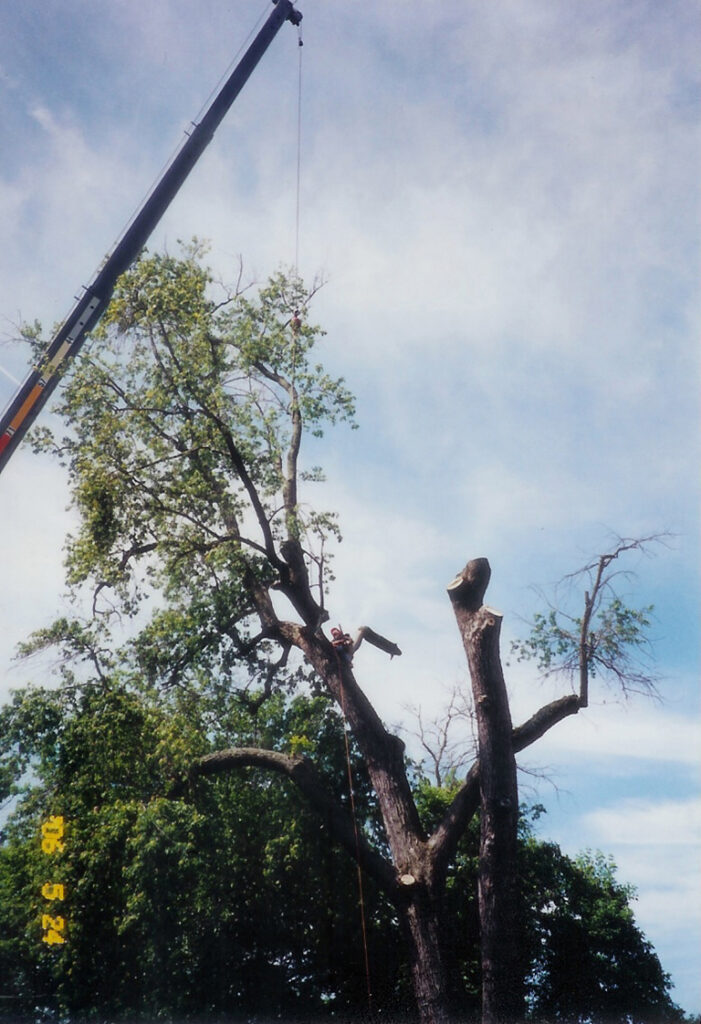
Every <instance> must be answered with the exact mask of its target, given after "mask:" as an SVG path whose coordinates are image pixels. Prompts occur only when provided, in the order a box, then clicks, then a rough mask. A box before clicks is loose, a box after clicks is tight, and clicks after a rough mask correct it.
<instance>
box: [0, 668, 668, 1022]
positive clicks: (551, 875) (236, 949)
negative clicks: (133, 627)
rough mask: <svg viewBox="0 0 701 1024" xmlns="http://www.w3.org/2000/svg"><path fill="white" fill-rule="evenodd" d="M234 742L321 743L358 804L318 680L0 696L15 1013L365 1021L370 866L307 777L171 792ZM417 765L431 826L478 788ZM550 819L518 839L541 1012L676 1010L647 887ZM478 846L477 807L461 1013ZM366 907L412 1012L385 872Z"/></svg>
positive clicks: (72, 687)
mask: <svg viewBox="0 0 701 1024" xmlns="http://www.w3.org/2000/svg"><path fill="white" fill-rule="evenodd" d="M101 668H102V666H101ZM208 720H210V722H209V725H207V724H206V723H207V721H208ZM227 742H228V743H232V742H235V743H237V744H241V745H244V746H247V745H251V744H252V743H253V742H265V744H266V746H267V747H269V748H270V749H276V750H280V751H294V750H298V749H304V750H305V751H306V752H307V754H308V755H310V756H313V757H314V760H315V763H316V764H317V766H318V768H319V771H320V773H321V774H322V775H323V778H324V780H325V782H326V784H327V785H328V786H329V789H330V790H331V792H333V794H334V796H335V798H336V799H338V800H339V801H341V800H343V799H344V798H345V799H346V800H347V793H346V792H345V786H344V781H343V775H344V772H343V768H344V760H345V740H344V730H343V721H342V718H341V716H340V715H339V714H338V712H337V711H336V710H335V709H334V708H333V705H332V703H331V701H330V700H329V699H328V698H325V697H322V696H317V697H302V696H299V695H296V696H292V695H286V694H281V693H277V694H275V695H274V696H271V697H270V698H269V699H268V700H265V701H263V702H262V703H261V704H260V706H259V707H255V706H254V707H251V706H248V707H247V706H246V705H245V703H242V702H241V701H240V700H238V699H237V698H236V697H235V696H233V697H232V696H231V695H227V694H221V693H220V694H219V695H216V696H215V695H214V694H212V693H211V691H210V690H209V689H208V688H207V687H206V686H205V685H204V684H203V685H202V686H201V688H200V689H199V690H198V691H197V692H196V693H193V691H192V689H187V690H184V689H181V688H179V687H174V688H172V689H171V690H170V691H168V692H167V693H165V694H164V693H162V692H156V691H154V690H152V689H150V688H148V687H144V686H143V684H142V683H140V681H139V680H138V678H135V677H132V678H128V677H125V676H124V675H123V674H120V673H119V672H113V673H111V674H109V675H107V674H106V673H105V672H104V668H103V675H102V678H101V679H100V678H99V677H96V676H95V675H94V673H92V678H88V679H87V680H85V681H83V682H81V683H80V684H78V683H77V682H76V680H75V678H73V679H71V678H65V679H64V680H63V684H62V685H61V686H59V687H58V688H53V689H51V690H46V689H37V688H28V689H26V690H24V691H21V692H19V693H17V694H15V696H14V699H13V700H12V702H11V703H10V704H9V705H7V706H6V707H5V708H3V709H2V710H1V711H0V763H2V764H4V765H6V766H9V764H10V762H11V760H12V757H13V752H14V753H15V754H16V753H17V752H18V750H19V749H20V748H21V750H22V752H23V756H24V757H25V758H27V763H31V765H32V781H31V784H30V785H29V787H27V788H26V789H25V792H24V793H23V795H21V796H19V797H18V801H17V804H16V807H15V810H14V812H13V813H12V815H11V817H10V820H9V821H8V822H7V824H6V827H5V830H4V836H3V842H2V844H1V845H0V894H1V897H0V898H1V900H2V903H1V905H2V908H3V920H4V922H5V927H4V935H3V941H2V943H0V977H2V979H3V981H2V985H0V996H2V997H3V998H2V1000H0V1018H3V1017H5V1016H7V1012H8V1011H9V1014H10V1017H11V1019H15V1020H16V1019H18V1017H20V1018H24V1019H32V1015H33V1013H34V1010H35V1007H37V1006H38V1005H43V1006H44V1007H46V1009H47V1011H49V1010H51V1011H53V1012H54V1015H55V1016H56V1017H59V1018H69V1019H71V1020H75V1019H91V1018H94V1017H95V1016H96V1015H102V1017H103V1018H104V1016H105V1015H108V1016H109V1019H110V1020H117V1019H126V1020H135V1019H142V1018H143V1019H146V1020H154V1019H155V1018H156V1017H159V1018H162V1017H166V1016H171V1017H174V1018H175V1019H177V1020H188V1019H192V1018H194V1019H197V1020H202V1019H210V1018H213V1019H221V1016H222V1015H226V1016H227V1017H234V1018H235V1019H251V1018H256V1019H258V1018H259V1017H260V1015H261V1014H265V1015H266V1016H267V1017H269V1018H273V1017H275V1018H281V1019H283V1020H289V1019H305V1020H309V1019H313V1020H317V1019H322V1018H323V1017H325V1016H327V1015H333V1016H335V1017H336V1018H338V1017H339V1016H340V1017H342V1018H343V1019H348V1020H358V1019H362V1018H363V1017H364V1011H365V1010H366V980H365V976H364V965H363V956H362V935H361V929H360V921H359V918H358V914H357V906H356V902H357V889H356V879H355V875H354V871H353V870H352V864H351V861H350V859H349V858H347V857H346V856H345V854H344V853H343V852H342V851H341V850H339V849H338V848H337V847H334V846H332V845H330V844H329V843H328V839H327V836H326V834H325V830H323V829H319V825H318V819H317V817H316V816H315V815H314V814H313V812H312V811H311V810H310V809H309V808H308V807H307V806H306V803H305V801H304V800H303V799H302V798H300V796H299V794H298V793H297V790H296V787H294V786H293V785H284V784H283V785H270V784H269V780H268V779H266V778H265V776H263V775H262V774H261V773H259V772H253V773H249V774H248V775H246V774H245V773H233V774H228V775H220V776H218V777H217V778H215V779H213V780H199V781H198V782H195V783H194V784H193V785H192V786H188V787H186V789H185V790H184V791H183V792H181V793H180V794H179V795H177V794H174V780H177V779H178V778H179V776H180V773H181V770H182V766H183V765H186V764H188V763H190V762H191V761H192V760H193V759H195V758H196V757H197V756H198V753H201V752H202V750H203V749H207V750H210V749H211V750H217V749H219V748H220V747H221V745H222V744H223V743H227ZM351 760H352V767H353V774H354V777H355V780H356V781H355V786H354V789H355V805H356V813H357V815H358V821H359V823H360V825H361V827H362V829H363V831H364V832H366V833H367V834H375V833H377V830H378V828H379V827H380V823H379V821H378V818H377V808H376V804H375V802H374V800H373V795H372V791H371V787H370V786H369V783H368V780H367V777H366V775H365V773H364V772H363V766H362V760H361V759H360V757H359V756H358V754H357V751H355V750H354V749H353V748H351ZM19 771H21V768H20V766H19V765H16V766H15V774H16V773H17V772H19ZM411 781H412V791H413V793H414V798H415V800H416V804H417V809H418V811H419V814H420V816H421V820H422V822H423V823H424V826H425V827H426V828H427V830H429V831H432V830H433V829H434V828H435V826H436V825H437V824H438V823H439V822H440V821H441V819H442V818H443V816H444V814H445V811H446V808H447V807H448V806H449V805H450V803H451V801H452V799H453V797H454V794H455V792H456V791H457V789H458V788H459V785H460V784H459V783H458V782H455V781H453V782H452V783H451V784H447V785H445V786H444V787H436V786H433V785H431V784H430V783H429V781H428V779H427V778H426V777H425V776H423V775H422V774H421V772H420V771H418V770H417V771H416V772H414V773H413V775H412V780H411ZM50 812H51V813H54V812H55V813H61V814H63V815H64V816H65V821H66V843H65V849H64V851H63V853H62V854H61V855H60V856H59V857H57V858H56V860H55V863H53V864H52V877H53V878H54V880H55V881H57V880H59V879H60V881H61V883H62V884H64V885H65V888H66V898H65V907H66V910H65V914H66V919H67V921H68V925H67V928H68V942H67V943H66V944H65V945H64V946H58V947H53V948H52V949H50V950H49V949H47V948H46V947H45V946H43V944H42V942H41V941H40V935H41V917H42V913H43V911H44V910H45V907H43V904H44V903H45V901H44V900H42V896H41V887H42V883H43V881H44V880H45V871H46V865H45V864H42V863H41V860H42V858H41V856H40V855H39V853H38V849H39V843H38V838H37V837H38V836H39V835H40V823H41V821H42V820H44V819H45V818H46V816H47V815H48V813H50ZM538 813H539V812H538V809H537V808H536V809H534V810H533V812H531V813H530V814H522V815H521V818H520V825H519V842H518V857H519V873H520V876H521V878H522V880H523V896H524V907H523V912H522V914H521V916H520V922H519V943H518V944H519V949H520V951H521V961H522V963H521V969H522V973H523V976H524V978H525V979H526V993H527V1007H528V1019H529V1020H533V1021H540V1020H548V1021H553V1020H567V1021H573V1022H574V1021H577V1022H584V1021H585V1020H588V1019H592V1018H593V1019H596V1020H605V1021H606V1022H607V1024H614V1022H619V1021H620V1022H621V1024H623V1022H624V1021H627V1022H629V1024H638V1022H643V1021H644V1022H649V1021H655V1022H656V1024H659V1022H662V1021H675V1020H679V1019H680V1015H679V1014H678V1012H677V1011H676V1010H675V1008H674V1007H673V1005H672V1003H671V1002H670V1000H669V996H668V994H667V989H668V985H669V980H668V978H667V977H666V976H665V975H664V974H663V972H662V970H661V968H660V965H659V962H658V960H657V958H656V956H655V954H654V952H653V951H652V950H651V948H650V947H649V944H648V943H647V942H646V941H645V939H644V937H643V936H642V935H641V934H640V932H639V931H638V929H637V928H636V927H635V923H634V920H633V916H632V911H631V909H630V899H631V895H632V894H631V892H630V890H629V889H627V888H626V887H625V886H621V885H619V884H618V883H617V882H616V880H615V876H614V870H613V866H612V864H611V863H610V861H607V860H605V859H604V858H603V857H602V856H601V855H596V856H590V855H585V856H583V857H582V858H580V859H578V860H577V861H572V860H570V859H569V858H567V857H563V855H562V854H561V853H560V851H559V849H558V848H557V847H556V846H554V845H553V844H547V843H541V842H539V841H538V840H537V838H536V837H535V835H534V832H533V829H532V826H531V818H534V819H535V818H537V816H538ZM478 851H479V823H478V821H477V820H474V821H473V822H471V823H470V826H469V827H468V829H467V830H466V832H465V833H464V835H463V837H462V838H461V840H460V843H459V844H458V849H457V851H456V856H455V858H454V861H453V863H452V865H451V867H450V869H449V871H448V876H447V879H446V893H447V898H448V900H449V902H450V904H451V906H453V907H454V913H453V915H452V916H451V918H446V920H445V922H444V929H445V934H444V936H443V938H444V943H445V948H446V950H447V954H448V958H447V968H446V969H447V973H448V975H449V978H450V985H451V992H452V994H453V999H454V1005H455V1006H456V1007H457V1006H459V1007H460V1018H461V1019H466V1018H468V1017H469V1018H470V1019H472V1017H473V1016H474V1015H476V1014H477V1013H478V1012H479V991H480V967H479V961H480V950H479V945H480V944H479V922H478V912H477V900H476V895H475V888H476V876H477V872H478ZM365 903H366V909H367V925H368V928H367V941H368V945H369V951H370V962H371V965H372V986H373V996H374V1005H375V1008H376V1010H377V1011H378V1013H379V1014H381V1015H382V1016H383V1017H386V1018H389V1019H393V1020H396V1019H402V1020H406V1019H409V1018H410V1014H409V1007H410V1003H411V996H410V991H409V987H410V986H408V984H407V981H408V979H407V977H406V973H405V971H404V965H403V962H402V958H401V957H400V955H399V947H400V943H399V942H398V935H397V930H398V922H397V920H396V915H395V913H394V912H393V908H392V907H391V905H390V904H389V903H388V901H387V900H385V899H384V898H383V896H382V894H381V893H380V892H379V890H378V889H377V887H375V886H372V885H366V886H365ZM398 1015H399V1016H398Z"/></svg>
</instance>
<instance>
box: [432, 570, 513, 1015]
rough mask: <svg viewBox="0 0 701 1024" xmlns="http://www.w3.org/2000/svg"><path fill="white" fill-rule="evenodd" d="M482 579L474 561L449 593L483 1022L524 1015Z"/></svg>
mask: <svg viewBox="0 0 701 1024" xmlns="http://www.w3.org/2000/svg"><path fill="white" fill-rule="evenodd" d="M489 577H490V568H489V563H488V562H487V560H486V559H485V558H477V559H474V560H473V561H471V562H468V564H467V565H466V566H465V568H464V569H463V571H462V572H461V573H460V574H459V576H457V577H456V579H455V580H453V582H452V583H451V584H450V586H449V588H448V593H449V596H450V599H451V602H452V605H453V610H454V612H455V617H456V619H457V623H458V628H459V630H460V635H461V637H462V641H463V646H464V648H465V654H466V656H467V661H468V665H469V669H470V677H471V681H472V690H473V696H474V703H475V713H476V717H477V734H478V750H479V788H480V863H479V915H480V931H481V946H482V1024H516V1022H517V1021H522V1020H523V1013H524V1002H523V980H522V977H521V973H522V972H521V963H520V957H519V949H518V921H519V886H518V876H517V846H516V841H517V827H518V786H517V780H516V758H515V754H514V745H513V738H512V734H513V729H512V724H511V713H510V710H509V702H508V697H507V693H506V685H505V683H504V675H503V672H502V668H501V660H500V657H499V635H500V630H501V619H502V616H501V614H500V613H499V612H497V611H495V610H494V609H492V608H488V607H487V606H486V605H484V604H483V603H482V601H483V598H484V594H485V591H486V589H487V585H488V583H489Z"/></svg>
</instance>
